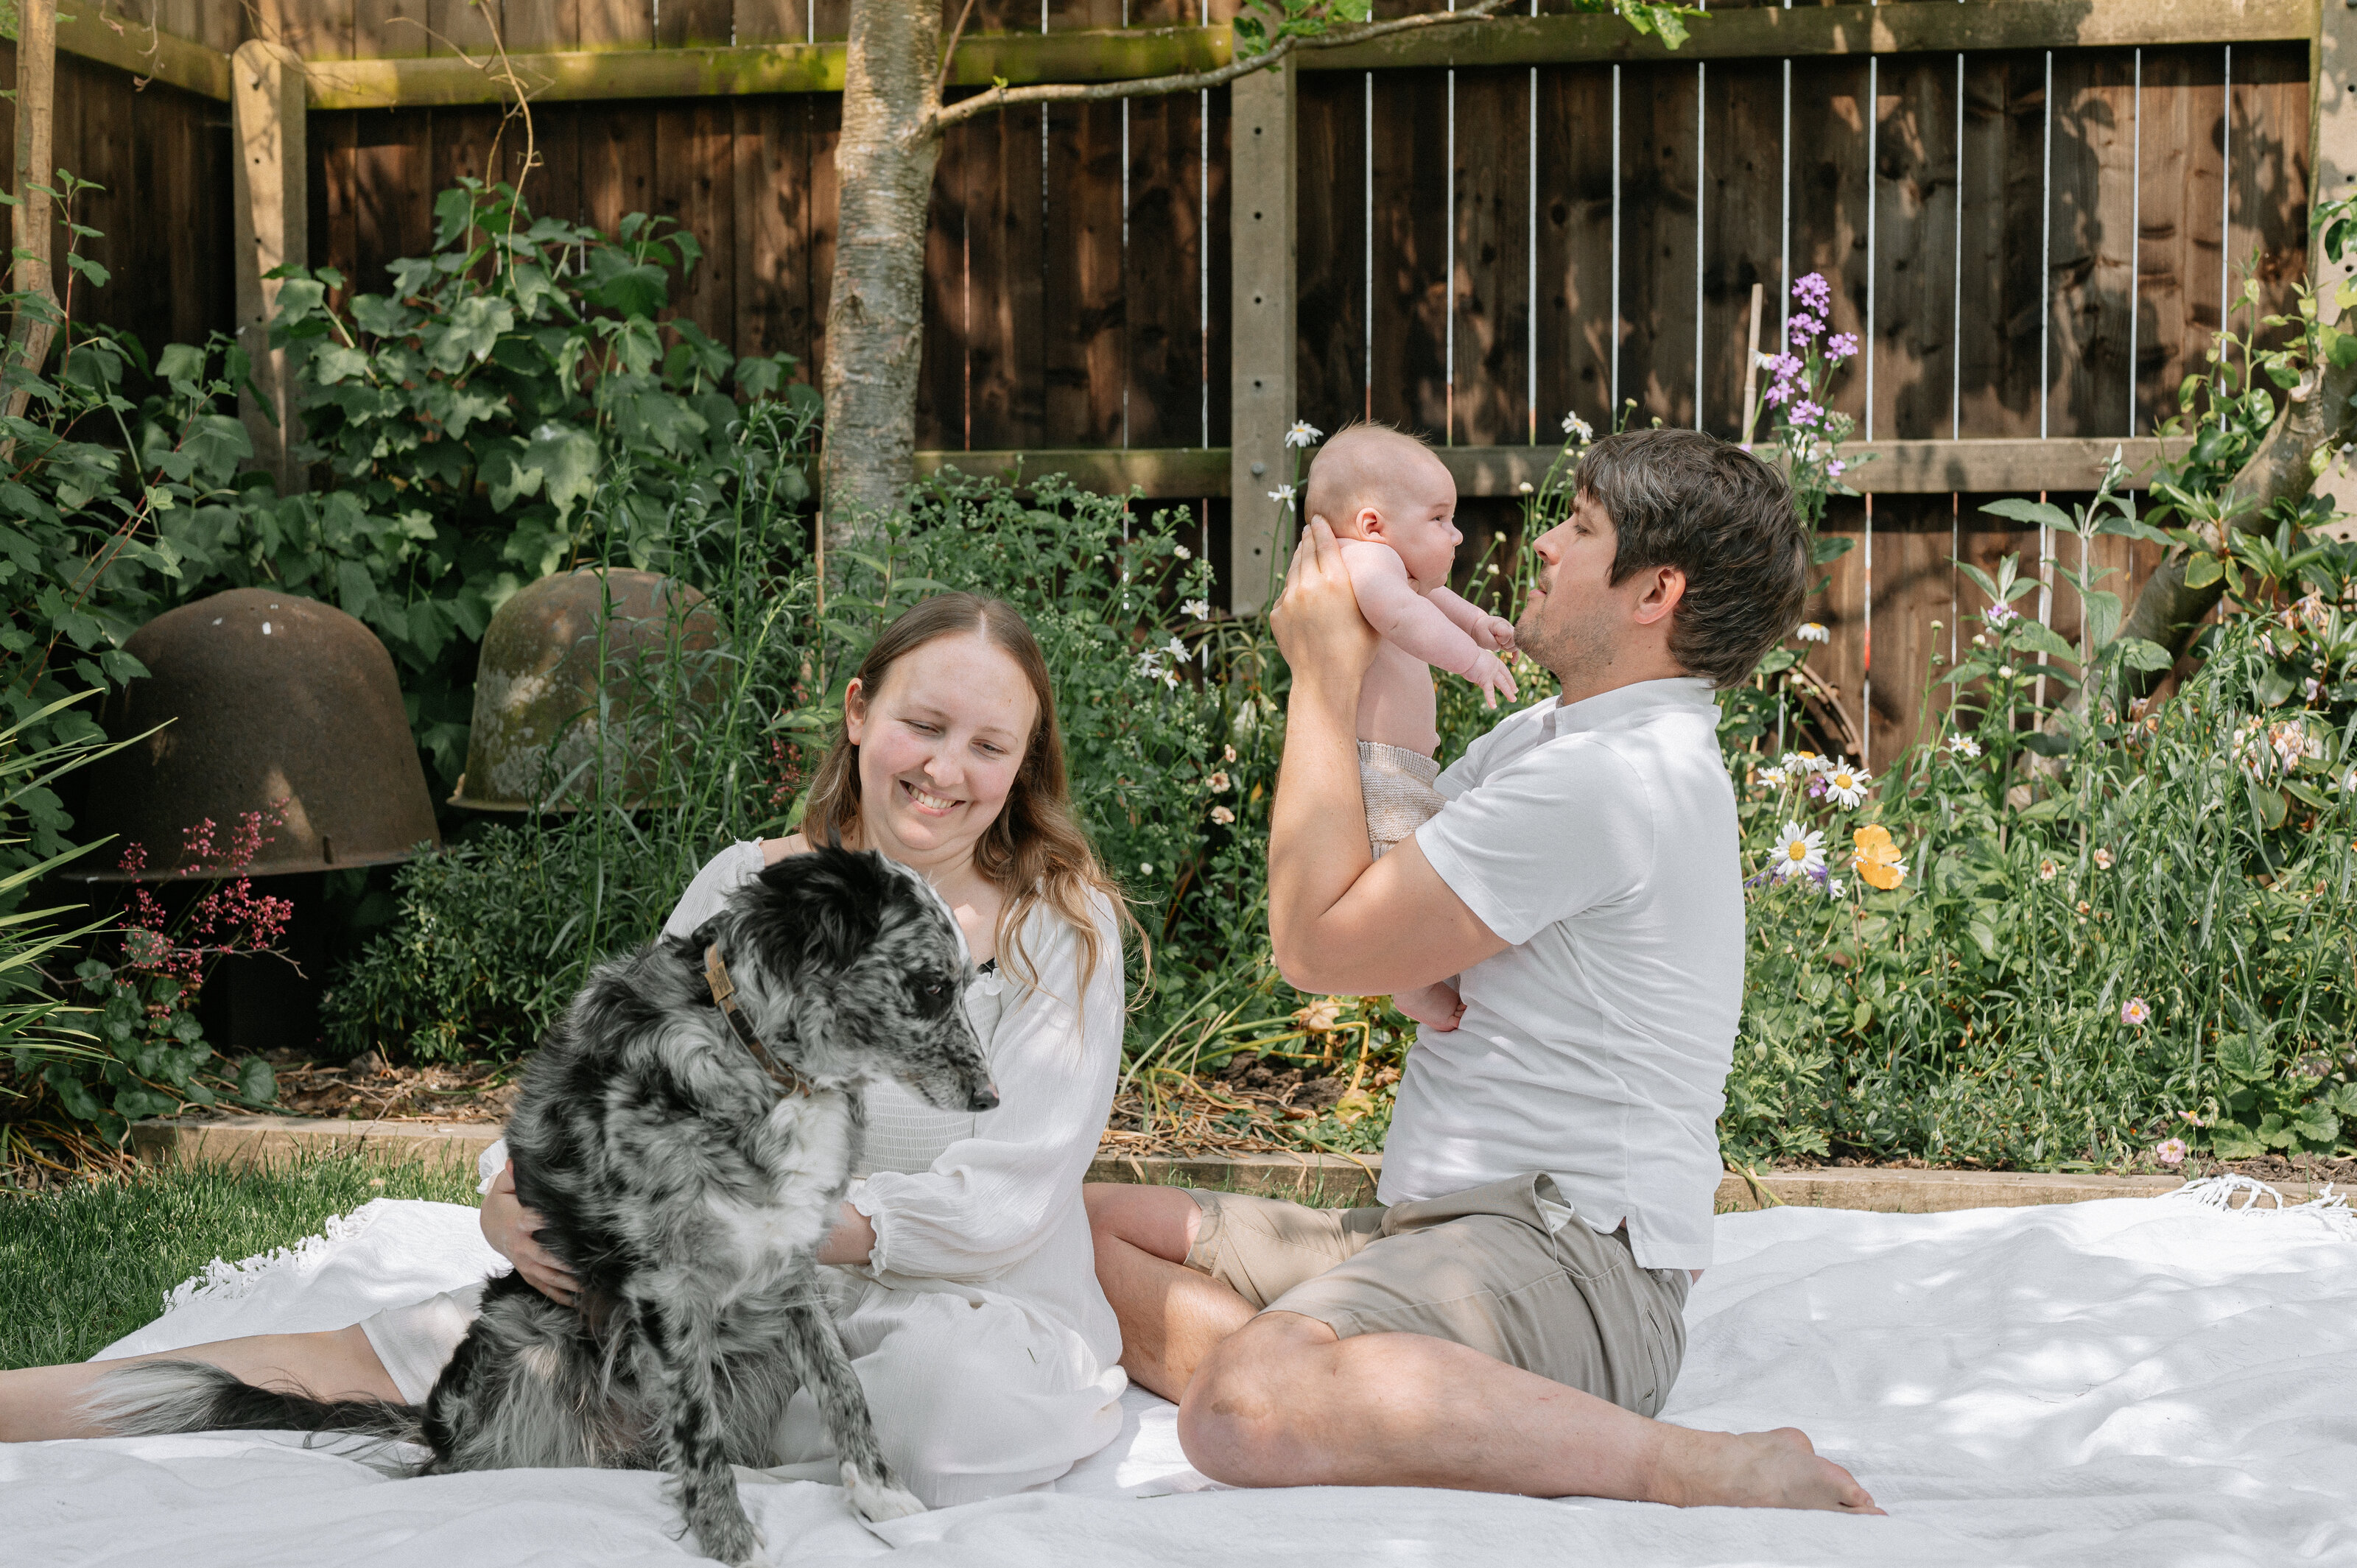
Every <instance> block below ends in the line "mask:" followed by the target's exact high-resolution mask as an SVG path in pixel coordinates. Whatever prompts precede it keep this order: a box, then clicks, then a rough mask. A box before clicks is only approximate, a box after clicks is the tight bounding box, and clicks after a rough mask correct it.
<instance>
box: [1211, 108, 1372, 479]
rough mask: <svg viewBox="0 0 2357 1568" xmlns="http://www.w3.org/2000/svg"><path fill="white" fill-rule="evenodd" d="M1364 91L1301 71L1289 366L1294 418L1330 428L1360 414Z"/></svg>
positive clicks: (1363, 378) (1363, 394)
mask: <svg viewBox="0 0 2357 1568" xmlns="http://www.w3.org/2000/svg"><path fill="white" fill-rule="evenodd" d="M1366 90H1367V88H1366V78H1365V77H1364V76H1363V75H1361V74H1359V73H1358V72H1355V71H1313V72H1306V73H1304V74H1303V75H1302V76H1301V78H1300V90H1299V97H1298V100H1297V114H1298V115H1299V120H1298V122H1297V132H1296V134H1297V135H1298V137H1299V138H1300V139H1299V143H1298V147H1299V157H1300V160H1301V174H1300V180H1299V190H1300V203H1301V205H1300V212H1299V215H1298V217H1297V223H1298V225H1299V227H1298V231H1297V232H1298V240H1299V244H1300V255H1299V260H1298V262H1297V270H1296V274H1295V276H1296V280H1297V286H1298V288H1299V291H1300V295H1299V299H1298V302H1297V304H1296V306H1295V307H1294V329H1295V333H1296V335H1297V338H1298V339H1299V343H1300V351H1299V360H1300V362H1299V365H1298V368H1297V371H1296V372H1295V373H1296V374H1297V376H1298V377H1299V378H1300V380H1299V383H1298V391H1297V397H1298V409H1299V413H1300V414H1301V417H1302V418H1304V419H1307V420H1308V421H1309V423H1310V424H1314V425H1316V426H1318V428H1319V429H1320V430H1324V431H1328V432H1332V431H1334V430H1338V429H1340V427H1341V426H1342V425H1344V424H1348V423H1349V422H1351V420H1354V419H1360V418H1363V417H1365V415H1366V413H1367V392H1368V382H1367V314H1366V312H1367V297H1366V295H1367V283H1366V280H1367V272H1366V253H1367V252H1366V243H1367V219H1368V213H1367V198H1366V156H1367V134H1366V96H1365V94H1366ZM1189 303H1190V304H1191V303H1192V302H1191V301H1189Z"/></svg>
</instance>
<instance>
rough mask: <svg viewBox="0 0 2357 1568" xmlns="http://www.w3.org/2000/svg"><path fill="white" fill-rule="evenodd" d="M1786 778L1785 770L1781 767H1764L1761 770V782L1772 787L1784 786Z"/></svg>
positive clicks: (1779, 787) (1780, 787)
mask: <svg viewBox="0 0 2357 1568" xmlns="http://www.w3.org/2000/svg"><path fill="white" fill-rule="evenodd" d="M1785 779H1786V775H1785V772H1784V770H1783V769H1782V768H1761V769H1760V782H1761V783H1762V784H1765V785H1767V786H1768V788H1770V789H1782V788H1783V787H1784V783H1785Z"/></svg>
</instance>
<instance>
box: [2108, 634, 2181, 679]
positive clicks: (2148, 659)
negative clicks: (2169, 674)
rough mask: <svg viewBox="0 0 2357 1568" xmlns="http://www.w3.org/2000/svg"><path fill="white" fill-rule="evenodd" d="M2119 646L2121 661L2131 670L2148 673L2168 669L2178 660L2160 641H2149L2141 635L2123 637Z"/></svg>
mask: <svg viewBox="0 0 2357 1568" xmlns="http://www.w3.org/2000/svg"><path fill="white" fill-rule="evenodd" d="M2117 647H2118V648H2119V650H2120V662H2121V663H2123V664H2125V665H2126V666H2127V667H2128V668H2129V669H2131V670H2141V671H2145V672H2146V673H2147V674H2149V673H2151V672H2152V671H2156V670H2166V669H2168V668H2169V666H2170V665H2172V664H2174V663H2176V662H2177V660H2175V659H2173V658H2172V657H2170V655H2169V650H2167V649H2166V648H2163V647H2162V646H2161V645H2160V644H2158V642H2147V641H2146V640H2145V639H2143V638H2141V637H2125V638H2122V639H2120V640H2119V642H2118V644H2117Z"/></svg>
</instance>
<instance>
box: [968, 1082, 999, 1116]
mask: <svg viewBox="0 0 2357 1568" xmlns="http://www.w3.org/2000/svg"><path fill="white" fill-rule="evenodd" d="M965 1108H966V1109H967V1110H968V1111H996V1110H997V1109H998V1086H997V1085H996V1084H995V1083H985V1084H984V1085H983V1086H982V1087H981V1088H980V1089H977V1090H974V1093H973V1094H971V1095H970V1096H968V1097H967V1099H966V1102H965Z"/></svg>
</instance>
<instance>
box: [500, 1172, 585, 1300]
mask: <svg viewBox="0 0 2357 1568" xmlns="http://www.w3.org/2000/svg"><path fill="white" fill-rule="evenodd" d="M546 1223H547V1221H546V1220H544V1219H542V1218H541V1217H540V1215H539V1213H538V1211H536V1210H534V1209H530V1208H525V1207H524V1206H523V1202H522V1199H520V1198H518V1197H516V1188H515V1165H514V1164H513V1162H510V1164H509V1165H507V1166H506V1167H505V1168H504V1169H502V1170H501V1171H500V1174H499V1175H498V1176H493V1177H492V1178H491V1190H490V1191H489V1192H487V1193H485V1194H484V1195H483V1240H486V1241H488V1242H490V1244H491V1251H494V1252H497V1253H498V1254H499V1255H500V1257H502V1258H505V1259H506V1260H507V1261H508V1262H511V1263H513V1264H514V1265H515V1266H516V1273H520V1274H522V1276H523V1282H524V1283H526V1284H528V1285H530V1286H532V1288H533V1289H534V1290H536V1291H538V1292H539V1293H540V1294H543V1295H544V1296H546V1297H547V1298H548V1299H549V1300H551V1301H553V1302H555V1303H557V1304H558V1305H564V1306H571V1305H573V1297H574V1295H575V1294H576V1292H578V1291H579V1290H580V1288H581V1282H580V1281H579V1280H577V1279H576V1278H575V1277H574V1274H573V1271H572V1270H570V1269H568V1268H566V1267H565V1265H564V1264H563V1263H560V1262H557V1261H556V1258H555V1255H554V1253H552V1252H550V1251H549V1250H548V1249H547V1248H545V1247H544V1246H542V1245H541V1244H540V1228H541V1227H542V1226H543V1225H544V1224H546Z"/></svg>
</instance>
